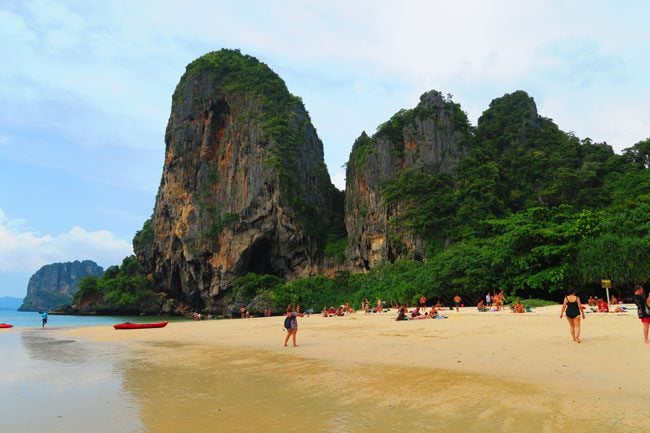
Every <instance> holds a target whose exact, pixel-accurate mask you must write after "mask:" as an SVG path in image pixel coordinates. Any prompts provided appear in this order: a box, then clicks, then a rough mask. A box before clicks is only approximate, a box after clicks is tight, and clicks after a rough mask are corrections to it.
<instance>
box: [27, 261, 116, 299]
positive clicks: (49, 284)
mask: <svg viewBox="0 0 650 433" xmlns="http://www.w3.org/2000/svg"><path fill="white" fill-rule="evenodd" d="M103 273H104V269H103V268H102V267H101V266H99V265H98V264H97V263H95V262H93V261H92V260H84V261H83V262H80V261H74V262H67V263H53V264H51V265H45V266H43V267H42V268H41V269H39V270H38V271H37V272H36V273H35V274H34V275H32V277H31V278H30V279H29V284H28V286H27V295H26V296H25V299H24V300H23V304H22V305H21V306H20V308H19V311H39V310H51V309H54V308H57V307H59V306H61V305H64V304H70V303H71V302H72V298H73V296H74V294H75V293H76V292H77V288H78V284H79V281H80V280H81V279H82V278H84V277H87V276H89V275H94V276H96V277H101V276H102V275H103Z"/></svg>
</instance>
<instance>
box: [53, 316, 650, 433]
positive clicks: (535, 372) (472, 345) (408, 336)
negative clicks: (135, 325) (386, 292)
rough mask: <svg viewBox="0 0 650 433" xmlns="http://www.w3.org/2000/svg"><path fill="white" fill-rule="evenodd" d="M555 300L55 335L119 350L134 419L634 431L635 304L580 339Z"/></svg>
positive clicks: (205, 426)
mask: <svg viewBox="0 0 650 433" xmlns="http://www.w3.org/2000/svg"><path fill="white" fill-rule="evenodd" d="M559 308H560V307H559V306H558V307H547V308H542V309H536V310H535V312H534V313H530V314H523V315H515V314H511V313H509V312H508V313H478V312H475V310H473V309H466V310H464V311H461V312H460V313H456V312H455V311H451V312H449V311H446V312H445V314H446V315H448V316H449V319H446V320H421V321H409V322H395V321H393V320H392V319H393V317H394V315H393V314H388V313H386V314H381V315H363V314H360V313H358V314H354V315H351V316H347V317H342V318H322V317H319V316H312V317H305V318H302V319H300V322H299V323H300V324H299V326H300V331H299V333H298V342H299V347H297V348H292V347H287V348H285V347H282V342H283V336H284V333H283V332H284V331H283V330H282V318H279V317H274V318H258V319H247V320H218V321H216V320H213V321H204V322H188V323H174V324H170V325H169V326H168V327H167V328H163V329H154V330H137V331H122V332H120V331H115V330H113V329H112V328H107V327H102V328H83V329H81V328H80V329H73V330H66V331H65V336H66V337H65V338H73V339H76V340H78V339H82V340H87V341H95V342H103V344H105V345H107V346H111V347H115V348H116V349H115V350H116V351H119V352H122V351H126V352H125V353H127V352H128V356H127V358H128V360H127V361H122V362H123V368H122V369H121V371H122V377H123V387H124V389H125V390H126V391H127V392H128V394H129V395H130V397H131V398H132V399H133V401H134V402H135V404H136V407H137V410H138V411H139V418H140V421H141V422H142V430H141V431H147V432H176V431H192V432H203V431H205V432H208V431H215V430H216V429H222V428H223V429H228V430H229V431H242V432H246V431H251V432H254V431H280V430H282V431H298V430H304V429H309V430H311V431H317V432H320V431H328V432H331V431H335V432H336V431H341V432H364V431H369V432H370V431H373V432H384V431H386V432H388V431H410V430H412V429H424V430H425V431H429V430H433V429H436V430H437V429H440V428H443V429H445V430H447V431H451V432H462V431H486V432H487V431H513V430H517V431H524V432H528V431H530V432H540V431H545V432H554V431H572V432H576V431H608V432H618V431H621V432H623V431H642V430H645V428H644V425H643V424H644V422H643V419H644V416H643V414H645V413H646V411H647V407H648V404H650V385H646V383H647V381H646V380H640V378H644V377H645V376H646V375H647V371H648V370H647V366H648V362H649V361H650V346H649V345H645V344H643V342H642V337H641V325H640V323H639V321H638V319H637V318H636V316H635V314H634V313H628V314H627V315H615V314H609V315H606V314H589V315H588V316H587V319H586V320H585V321H584V323H583V335H582V340H583V342H582V343H581V344H576V343H574V342H573V341H571V339H570V337H569V333H568V325H567V323H566V321H565V320H560V319H559Z"/></svg>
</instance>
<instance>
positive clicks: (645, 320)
mask: <svg viewBox="0 0 650 433" xmlns="http://www.w3.org/2000/svg"><path fill="white" fill-rule="evenodd" d="M634 303H635V304H636V309H637V310H636V311H637V314H638V315H639V319H641V323H642V324H643V342H644V343H646V344H650V340H648V329H649V328H650V306H649V305H648V303H650V296H648V297H646V296H645V291H644V290H643V287H642V286H640V285H638V284H637V285H636V286H634Z"/></svg>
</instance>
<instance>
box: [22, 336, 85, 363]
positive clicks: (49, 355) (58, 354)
mask: <svg viewBox="0 0 650 433" xmlns="http://www.w3.org/2000/svg"><path fill="white" fill-rule="evenodd" d="M20 342H21V344H22V346H23V349H24V350H25V353H26V354H27V355H28V356H29V357H30V358H32V359H33V360H39V361H45V362H60V363H63V364H83V363H84V362H85V361H86V360H87V353H86V346H84V345H83V344H80V343H78V342H77V341H75V340H65V339H56V338H52V336H51V335H50V336H47V335H46V334H45V333H42V332H39V331H23V332H21V333H20Z"/></svg>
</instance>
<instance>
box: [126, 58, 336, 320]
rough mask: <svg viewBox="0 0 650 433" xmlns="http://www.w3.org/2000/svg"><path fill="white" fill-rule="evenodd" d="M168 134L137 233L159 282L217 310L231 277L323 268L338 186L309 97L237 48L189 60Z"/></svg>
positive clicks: (138, 247)
mask: <svg viewBox="0 0 650 433" xmlns="http://www.w3.org/2000/svg"><path fill="white" fill-rule="evenodd" d="M165 143H166V151H165V161H164V167H163V174H162V180H161V183H160V188H159V190H158V195H157V198H156V205H155V209H154V214H153V217H152V220H151V222H149V223H148V225H149V227H147V225H145V227H143V230H142V231H141V232H140V233H139V234H138V236H136V240H135V241H134V249H135V252H136V255H137V256H138V259H139V261H140V263H141V264H142V265H143V266H144V268H145V269H146V270H147V272H148V273H149V274H150V277H151V278H152V280H153V284H154V287H155V288H156V289H157V290H160V291H164V292H166V293H167V294H168V295H170V296H171V297H173V298H175V299H178V300H181V301H182V302H185V303H187V304H188V305H190V306H191V307H192V308H195V309H200V310H205V311H219V310H222V309H223V306H224V302H225V300H226V298H227V291H225V289H227V287H228V284H229V282H230V281H231V280H232V279H233V278H234V277H235V276H239V275H243V274H245V273H247V272H255V273H266V274H274V275H277V276H281V277H288V278H293V277H299V276H306V275H310V274H312V273H317V272H320V271H321V270H322V264H323V260H324V258H323V256H324V255H323V250H324V247H325V245H324V244H325V241H326V239H327V237H328V234H330V233H331V232H332V230H333V227H334V226H336V222H337V219H338V220H339V221H341V220H342V216H340V215H338V216H337V215H336V213H335V211H334V209H336V208H337V207H338V208H340V207H341V206H337V205H336V203H335V201H336V200H337V197H340V195H337V194H336V190H335V188H334V186H333V185H332V184H331V182H330V178H329V174H328V172H327V168H326V166H325V163H324V158H323V145H322V143H321V141H320V139H319V138H318V135H317V134H316V130H315V129H314V127H313V126H312V124H311V121H310V118H309V115H308V113H307V111H306V110H305V108H304V106H303V104H302V101H301V100H300V99H299V98H297V97H295V96H293V95H291V94H290V93H289V92H288V90H287V88H286V85H285V83H284V81H283V80H282V79H281V78H280V77H279V76H278V75H277V74H275V73H274V72H273V71H272V70H271V69H270V68H269V67H268V66H266V65H265V64H263V63H261V62H259V61H258V60H257V59H255V58H253V57H250V56H245V55H242V54H241V53H239V51H234V50H221V51H218V52H212V53H209V54H207V55H205V56H203V57H201V58H199V59H197V60H195V61H194V62H192V63H190V64H189V65H188V66H187V69H186V72H185V74H184V75H183V76H182V78H181V80H180V82H179V84H178V86H177V87H176V90H175V92H174V95H173V101H172V110H171V115H170V118H169V122H168V125H167V131H166V134H165ZM341 224H342V223H341ZM224 295H226V296H224Z"/></svg>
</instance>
